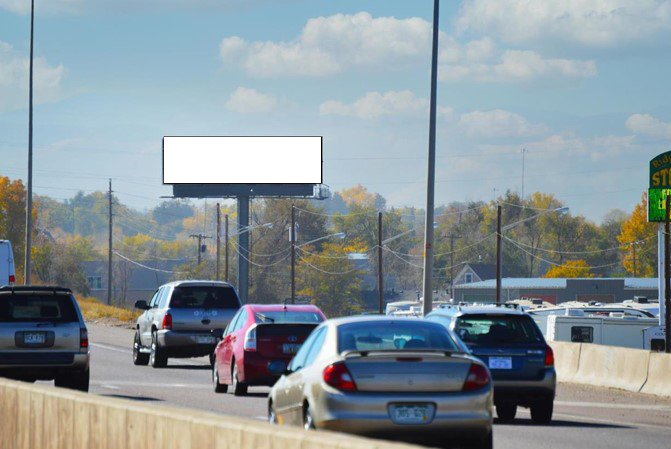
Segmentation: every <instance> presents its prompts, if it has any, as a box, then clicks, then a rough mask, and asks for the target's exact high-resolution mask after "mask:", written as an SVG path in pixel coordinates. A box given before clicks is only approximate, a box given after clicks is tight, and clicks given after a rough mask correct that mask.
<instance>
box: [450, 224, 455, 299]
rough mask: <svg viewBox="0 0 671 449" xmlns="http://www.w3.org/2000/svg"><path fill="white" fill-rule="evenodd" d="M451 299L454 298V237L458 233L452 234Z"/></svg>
mask: <svg viewBox="0 0 671 449" xmlns="http://www.w3.org/2000/svg"><path fill="white" fill-rule="evenodd" d="M448 238H449V239H450V299H454V239H456V238H457V236H456V235H454V234H450V235H449V236H448Z"/></svg>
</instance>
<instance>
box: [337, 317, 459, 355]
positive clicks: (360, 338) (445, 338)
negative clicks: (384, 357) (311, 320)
mask: <svg viewBox="0 0 671 449" xmlns="http://www.w3.org/2000/svg"><path fill="white" fill-rule="evenodd" d="M422 349H438V350H442V351H454V352H462V349H460V348H459V347H458V346H457V344H456V343H455V342H454V341H453V340H452V337H450V334H449V333H448V332H447V330H446V329H445V328H444V327H443V326H441V325H440V324H437V323H430V322H427V321H420V320H417V321H415V322H409V321H400V320H392V321H377V320H376V321H359V322H355V323H348V324H342V325H340V326H338V351H340V352H342V351H376V350H377V351H388V350H392V351H393V350H422Z"/></svg>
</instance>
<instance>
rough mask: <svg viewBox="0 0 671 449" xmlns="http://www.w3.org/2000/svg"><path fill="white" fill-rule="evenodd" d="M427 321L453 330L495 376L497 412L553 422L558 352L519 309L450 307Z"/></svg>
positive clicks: (502, 415) (508, 417)
mask: <svg viewBox="0 0 671 449" xmlns="http://www.w3.org/2000/svg"><path fill="white" fill-rule="evenodd" d="M427 319H428V320H430V321H436V322H439V323H441V324H443V325H445V326H446V327H447V328H448V329H450V330H452V331H454V333H455V334H457V335H458V336H459V337H460V338H461V340H462V341H463V342H464V343H465V344H466V345H467V346H468V347H469V348H470V350H471V352H472V353H473V355H474V356H476V357H478V358H479V359H481V360H482V361H483V362H484V363H485V364H487V366H488V367H489V370H490V371H491V373H492V377H493V378H494V403H495V405H496V414H497V415H498V417H499V419H501V420H502V421H511V420H513V419H515V415H516V413H517V406H522V407H528V408H530V409H531V419H532V421H534V422H536V423H543V424H545V423H549V422H550V421H551V420H552V412H553V407H554V397H555V389H556V383H557V374H556V372H555V367H554V354H553V352H552V348H551V347H550V346H548V345H547V343H546V342H545V339H544V338H543V334H542V333H541V331H540V329H539V328H538V326H537V325H536V323H535V322H534V320H533V319H532V318H531V316H529V315H528V314H527V313H525V312H524V311H522V310H520V309H519V308H517V307H513V306H505V307H496V306H494V305H492V306H487V305H485V306H475V307H468V306H450V307H443V308H441V309H438V310H434V311H433V312H431V313H430V314H429V315H427Z"/></svg>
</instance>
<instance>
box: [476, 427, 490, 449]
mask: <svg viewBox="0 0 671 449" xmlns="http://www.w3.org/2000/svg"><path fill="white" fill-rule="evenodd" d="M471 447H473V449H493V447H494V432H493V431H490V432H489V434H488V435H487V436H486V437H485V438H483V439H482V440H481V441H479V442H477V443H476V444H474V445H472V446H471Z"/></svg>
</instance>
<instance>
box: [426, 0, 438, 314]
mask: <svg viewBox="0 0 671 449" xmlns="http://www.w3.org/2000/svg"><path fill="white" fill-rule="evenodd" d="M437 72H438V0H434V1H433V45H432V50H431V104H430V110H429V164H428V176H427V182H426V223H425V224H424V310H423V311H424V315H427V314H429V313H430V312H431V310H432V309H433V307H432V306H433V304H432V299H433V297H432V294H433V286H432V285H431V284H432V280H433V278H432V276H433V207H434V190H435V177H436V84H437V75H438V74H437Z"/></svg>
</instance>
